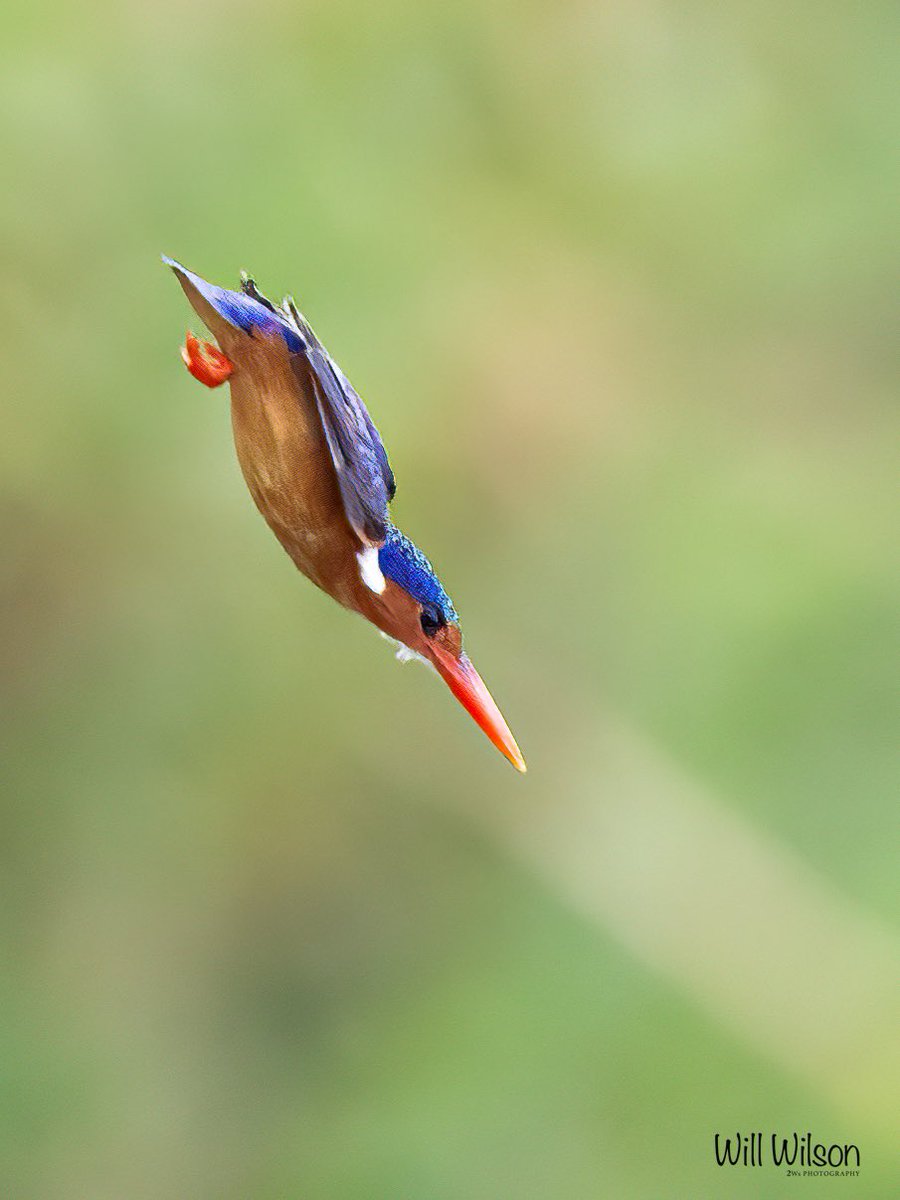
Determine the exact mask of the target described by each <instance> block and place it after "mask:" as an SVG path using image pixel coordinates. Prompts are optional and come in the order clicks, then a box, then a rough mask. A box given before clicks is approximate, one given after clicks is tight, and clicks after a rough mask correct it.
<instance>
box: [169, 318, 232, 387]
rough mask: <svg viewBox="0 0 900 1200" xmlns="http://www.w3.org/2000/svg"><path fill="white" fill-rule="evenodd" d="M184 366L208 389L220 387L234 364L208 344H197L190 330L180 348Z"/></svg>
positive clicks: (230, 373)
mask: <svg viewBox="0 0 900 1200" xmlns="http://www.w3.org/2000/svg"><path fill="white" fill-rule="evenodd" d="M181 357H182V358H183V359H184V365H185V366H186V367H187V369H188V370H189V371H190V373H191V374H192V375H193V377H194V378H195V379H199V380H200V382H201V383H205V384H206V386H207V387H208V388H214V387H220V386H221V385H222V384H223V383H224V382H225V380H226V379H228V377H229V376H230V375H232V374H233V372H234V363H233V362H232V361H231V359H229V358H226V357H225V355H224V354H223V353H222V351H221V350H217V349H216V347H215V346H211V345H210V344H209V342H198V341H197V339H196V338H195V337H194V335H193V334H192V333H191V331H190V330H188V332H187V336H186V337H185V339H184V345H183V346H182V347H181Z"/></svg>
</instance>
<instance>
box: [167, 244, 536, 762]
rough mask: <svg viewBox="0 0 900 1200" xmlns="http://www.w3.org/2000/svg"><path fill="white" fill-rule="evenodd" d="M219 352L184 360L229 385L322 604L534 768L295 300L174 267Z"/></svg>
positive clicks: (275, 513) (262, 506) (350, 397)
mask: <svg viewBox="0 0 900 1200" xmlns="http://www.w3.org/2000/svg"><path fill="white" fill-rule="evenodd" d="M163 262H164V263H165V264H166V265H167V266H169V267H171V268H172V270H173V271H174V272H175V275H176V277H177V279H178V281H179V283H180V284H181V286H182V288H183V289H184V293H185V295H186V296H187V298H188V300H189V301H190V303H191V306H192V308H193V309H194V311H195V312H196V314H197V316H198V317H199V318H200V320H201V321H202V322H203V323H204V325H205V326H206V328H207V329H208V330H209V332H210V333H211V334H212V335H213V337H214V338H215V339H216V341H217V342H218V345H217V346H216V345H213V344H212V343H210V342H206V341H201V340H200V339H198V338H197V337H196V336H195V335H194V334H193V333H192V332H190V331H188V332H187V334H186V337H185V342H184V345H183V346H182V348H181V357H182V359H183V361H184V364H185V366H186V367H187V369H188V371H189V372H190V374H191V375H192V376H193V377H194V378H195V379H197V380H199V381H200V383H203V384H205V385H206V387H209V388H216V387H220V386H221V385H222V384H224V383H226V382H227V383H228V385H229V387H230V389H231V426H232V430H233V433H234V444H235V449H236V450H237V457H238V462H239V463H240V467H241V472H242V474H243V476H244V480H245V482H246V484H247V487H248V488H249V490H250V495H251V496H252V497H253V500H254V503H255V504H256V507H257V508H258V509H259V511H260V512H261V513H262V515H263V517H264V518H265V520H266V523H267V524H268V526H269V528H270V529H271V530H272V532H273V533H274V534H275V536H276V538H277V539H278V541H279V542H280V543H281V545H282V546H283V547H284V549H285V550H286V551H287V553H288V555H289V556H290V557H291V559H292V560H293V562H294V564H295V565H296V566H297V567H298V568H299V569H300V570H301V571H302V572H303V574H304V575H306V576H307V578H308V579H311V580H312V582H313V583H314V584H315V585H316V586H317V587H319V588H321V590H322V591H323V592H327V593H328V595H329V596H332V597H333V598H334V599H335V600H337V602H338V603H339V604H341V605H343V606H344V608H348V609H350V610H351V611H352V612H356V613H359V614H360V616H362V617H365V619H366V620H367V621H370V622H371V623H372V624H373V625H374V626H375V627H376V628H377V629H379V630H380V631H381V633H382V634H384V635H385V636H386V637H387V638H389V639H390V640H392V641H393V642H395V643H397V646H398V650H397V657H398V658H399V659H401V660H407V659H422V660H424V662H425V663H427V664H429V665H430V666H432V667H433V668H434V669H435V670H436V671H437V673H438V675H440V676H441V678H442V679H443V680H444V681H445V682H446V684H447V685H448V687H449V688H450V691H451V692H452V693H453V695H454V696H455V697H456V698H457V700H459V702H460V703H461V704H462V706H463V707H464V708H465V709H466V711H467V712H468V713H469V714H470V715H471V716H472V717H473V718H474V719H475V721H476V722H477V724H478V725H479V726H480V727H481V729H482V730H483V731H484V732H485V733H486V734H487V736H488V737H489V738H490V740H491V741H492V742H493V744H494V745H495V746H496V747H497V749H498V750H499V751H500V752H501V754H503V755H504V756H505V757H506V758H507V759H508V760H509V762H511V763H512V765H513V766H514V767H515V768H516V770H518V771H523V772H524V771H525V769H526V767H525V760H524V758H523V757H522V754H521V751H520V750H519V747H518V746H517V745H516V741H515V738H514V737H513V735H512V733H511V732H510V730H509V726H508V725H507V724H506V721H505V720H504V719H503V715H502V714H501V712H500V709H499V708H498V707H497V705H496V704H495V702H494V700H493V697H492V696H491V694H490V692H489V691H488V689H487V687H486V686H485V684H484V683H483V681H482V679H481V677H480V676H479V674H478V672H477V671H476V670H475V668H474V667H473V666H472V663H471V662H470V660H469V658H468V655H467V654H466V653H465V652H464V650H463V641H462V632H461V630H460V624H459V617H458V616H457V613H456V609H455V608H454V607H453V602H452V601H451V599H450V597H449V596H448V595H447V592H446V591H445V590H444V587H443V585H442V584H441V582H440V580H439V579H438V577H437V574H436V573H435V571H434V568H433V567H432V565H431V563H430V562H429V561H428V559H427V558H426V557H425V555H424V554H423V553H422V551H421V550H420V549H419V548H418V547H417V546H416V545H414V544H413V542H412V541H410V539H409V538H408V537H407V536H406V535H405V534H404V533H401V532H400V530H399V529H398V528H397V527H396V525H394V524H393V522H392V521H391V518H390V513H389V508H388V506H389V504H390V502H391V500H393V498H394V492H395V484H394V474H393V471H392V470H391V466H390V463H389V462H388V457H387V453H386V451H385V448H384V444H383V442H382V440H381V437H380V435H379V433H378V430H377V429H376V428H375V425H374V423H373V421H372V418H371V417H370V416H369V413H368V411H367V409H366V406H365V404H363V402H362V400H361V399H360V397H359V395H358V394H357V392H356V391H354V389H353V388H352V387H351V385H350V383H349V381H348V379H347V377H346V376H345V375H344V373H343V371H342V370H341V369H340V367H339V366H338V365H337V363H336V362H335V361H334V359H333V358H332V357H331V355H330V354H329V353H328V351H327V350H326V349H325V347H324V346H323V345H322V343H321V342H320V341H319V339H318V338H317V337H316V335H315V333H314V332H313V330H312V328H311V326H310V324H309V322H308V321H307V320H306V318H305V317H304V316H303V315H302V314H301V313H300V312H299V310H298V308H297V306H296V304H295V303H294V301H293V299H292V298H291V297H290V296H286V297H285V298H284V300H283V301H282V303H281V305H280V306H276V305H275V304H273V303H272V302H271V301H270V300H267V299H266V297H265V296H264V295H263V294H262V292H260V291H259V289H258V288H257V286H256V283H255V282H254V280H253V279H252V278H251V277H250V276H249V275H247V274H246V273H242V274H241V283H240V288H239V290H238V291H229V290H228V289H226V288H222V287H217V286H216V285H215V284H212V283H207V281H206V280H205V279H202V278H201V277H200V276H199V275H195V274H194V273H193V271H189V270H188V269H187V268H186V267H183V266H182V265H181V263H179V262H176V261H175V260H174V259H172V258H168V257H167V256H166V255H163Z"/></svg>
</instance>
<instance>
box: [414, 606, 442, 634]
mask: <svg viewBox="0 0 900 1200" xmlns="http://www.w3.org/2000/svg"><path fill="white" fill-rule="evenodd" d="M419 623H420V625H421V626H422V632H423V633H424V634H425V636H426V637H430V638H431V637H434V635H435V634H436V633H437V631H438V630H439V629H440V628H441V627H442V626H443V624H444V620H443V618H442V616H441V614H440V613H439V612H438V610H437V609H436V608H435V606H434V605H433V604H423V605H422V614H421V616H420V617H419Z"/></svg>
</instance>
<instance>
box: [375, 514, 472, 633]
mask: <svg viewBox="0 0 900 1200" xmlns="http://www.w3.org/2000/svg"><path fill="white" fill-rule="evenodd" d="M378 565H379V567H380V568H381V573H382V574H383V575H386V576H387V577H388V579H393V581H394V583H398V584H399V585H400V587H402V588H403V589H404V590H405V591H407V592H409V594H410V595H411V596H412V598H413V599H414V600H418V601H419V603H420V604H429V603H430V604H434V605H435V606H436V607H437V609H438V610H439V612H440V614H441V616H442V618H443V619H444V621H445V622H446V623H447V624H448V625H458V624H459V617H458V616H457V615H456V609H455V608H454V607H453V601H452V600H451V599H450V597H449V596H448V595H447V593H446V592H445V591H444V589H443V587H442V586H441V581H440V580H439V579H438V577H437V575H436V574H435V573H434V567H432V565H431V563H430V562H429V561H428V559H427V558H426V557H425V555H424V554H423V553H422V551H421V550H420V549H419V547H418V546H416V545H415V544H414V543H413V542H411V541H410V540H409V538H408V537H407V536H406V534H405V533H401V532H400V530H399V529H398V528H397V527H396V525H388V527H387V538H386V539H385V543H384V545H383V546H382V547H381V549H380V550H379V551H378Z"/></svg>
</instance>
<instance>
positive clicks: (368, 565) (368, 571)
mask: <svg viewBox="0 0 900 1200" xmlns="http://www.w3.org/2000/svg"><path fill="white" fill-rule="evenodd" d="M356 561H357V562H358V563H359V576H360V579H362V581H363V583H364V584H365V585H366V587H367V588H368V589H369V591H370V592H374V593H375V595H376V596H380V595H381V593H382V592H383V591H384V589H385V588H386V587H387V583H386V582H385V578H384V576H383V575H382V573H381V567H380V566H379V565H378V550H377V548H376V547H375V546H367V547H366V548H365V550H360V552H359V554H357V556H356Z"/></svg>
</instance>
